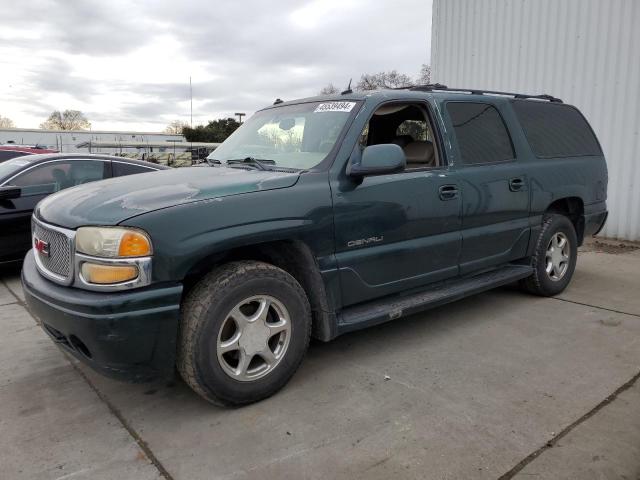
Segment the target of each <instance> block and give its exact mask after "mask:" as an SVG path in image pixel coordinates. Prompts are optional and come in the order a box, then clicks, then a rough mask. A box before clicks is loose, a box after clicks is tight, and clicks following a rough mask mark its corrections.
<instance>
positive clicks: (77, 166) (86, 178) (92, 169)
mask: <svg viewBox="0 0 640 480" xmlns="http://www.w3.org/2000/svg"><path fill="white" fill-rule="evenodd" d="M104 169H105V164H104V162H99V161H93V160H73V161H60V162H50V163H45V164H43V165H40V166H37V167H34V168H32V169H31V170H28V171H26V172H25V173H22V174H20V175H18V176H17V177H15V178H14V179H13V180H11V182H9V184H10V185H15V186H17V187H22V194H23V195H39V194H48V193H54V192H57V191H59V190H63V189H65V188H69V187H75V186H76V185H81V184H83V183H89V182H94V181H96V180H102V179H103V178H104Z"/></svg>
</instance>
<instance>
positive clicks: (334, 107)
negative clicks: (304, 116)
mask: <svg viewBox="0 0 640 480" xmlns="http://www.w3.org/2000/svg"><path fill="white" fill-rule="evenodd" d="M355 105H356V102H329V103H321V104H320V105H318V106H317V107H316V109H315V110H314V111H313V113H322V112H350V111H351V110H353V107H354V106H355Z"/></svg>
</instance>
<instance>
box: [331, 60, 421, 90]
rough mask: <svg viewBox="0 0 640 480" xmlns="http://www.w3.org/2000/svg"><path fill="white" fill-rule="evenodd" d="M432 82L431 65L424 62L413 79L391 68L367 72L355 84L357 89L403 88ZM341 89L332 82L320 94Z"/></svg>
mask: <svg viewBox="0 0 640 480" xmlns="http://www.w3.org/2000/svg"><path fill="white" fill-rule="evenodd" d="M428 83H431V65H427V64H426V63H423V64H422V67H421V68H420V73H419V74H418V76H417V77H416V78H415V79H413V78H411V77H410V76H409V75H406V74H404V73H398V71H397V70H389V71H388V72H378V73H365V74H363V75H362V76H361V77H360V80H359V81H358V83H357V84H356V86H355V89H356V90H359V91H367V90H378V89H379V88H403V87H411V86H413V85H426V84H428ZM338 92H339V90H338V88H337V87H336V86H334V85H333V84H332V83H329V84H328V85H327V86H326V87H324V88H323V89H322V90H320V95H326V94H332V93H338Z"/></svg>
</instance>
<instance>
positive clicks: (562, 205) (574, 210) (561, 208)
mask: <svg viewBox="0 0 640 480" xmlns="http://www.w3.org/2000/svg"><path fill="white" fill-rule="evenodd" d="M548 213H555V214H559V215H564V216H565V217H567V218H568V219H569V220H571V223H573V227H574V228H575V229H576V237H577V238H578V246H580V245H582V242H583V241H584V201H583V200H582V198H580V197H575V196H573V197H563V198H558V199H556V200H554V201H553V202H552V203H550V204H549V206H548V207H547V208H546V210H545V214H548Z"/></svg>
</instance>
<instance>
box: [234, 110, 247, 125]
mask: <svg viewBox="0 0 640 480" xmlns="http://www.w3.org/2000/svg"><path fill="white" fill-rule="evenodd" d="M234 115H235V116H236V117H238V123H242V117H244V116H245V115H246V113H240V112H236V113H234Z"/></svg>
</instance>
